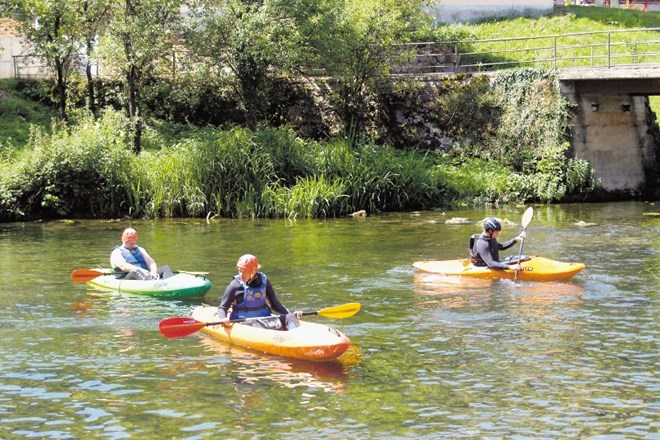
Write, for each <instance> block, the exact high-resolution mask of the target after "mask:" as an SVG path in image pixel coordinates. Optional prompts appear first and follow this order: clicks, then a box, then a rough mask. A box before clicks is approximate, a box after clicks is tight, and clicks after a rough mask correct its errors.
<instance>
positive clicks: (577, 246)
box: [0, 203, 660, 439]
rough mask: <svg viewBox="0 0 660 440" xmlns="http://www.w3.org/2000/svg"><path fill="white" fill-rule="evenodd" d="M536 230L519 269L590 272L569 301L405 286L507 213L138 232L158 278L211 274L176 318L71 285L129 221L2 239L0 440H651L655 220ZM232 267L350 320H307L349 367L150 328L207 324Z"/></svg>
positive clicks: (614, 216)
mask: <svg viewBox="0 0 660 440" xmlns="http://www.w3.org/2000/svg"><path fill="white" fill-rule="evenodd" d="M535 209H536V210H535V216H534V219H533V221H532V223H531V224H530V227H529V229H528V239H527V240H526V242H525V252H524V253H525V254H530V255H541V256H545V257H548V258H553V259H558V260H564V261H583V262H585V263H586V264H587V268H586V269H585V271H583V272H582V273H581V274H579V275H578V276H577V277H575V278H573V279H572V280H570V281H569V282H564V283H519V284H514V283H512V282H510V281H498V282H483V281H480V282H478V281H472V282H470V281H461V280H456V279H441V278H438V277H432V276H431V277H429V276H420V275H419V274H416V273H415V271H414V270H413V268H412V266H411V264H412V263H413V262H414V261H416V260H421V259H453V258H457V257H462V256H464V255H465V253H466V251H465V249H466V242H467V237H468V236H469V235H470V234H471V233H475V232H478V231H479V229H478V227H477V226H475V225H474V222H476V221H478V220H480V219H482V218H483V217H484V216H486V215H497V216H500V217H503V218H508V219H511V220H514V221H516V222H518V223H519V222H520V218H521V216H522V213H523V211H524V208H518V209H515V208H509V209H507V210H499V211H455V212H447V213H444V215H443V213H442V212H423V213H401V214H388V215H383V216H372V217H368V218H365V219H350V218H349V219H339V220H327V221H284V220H277V221H248V220H240V221H232V220H222V221H218V222H214V223H212V224H207V223H206V221H204V220H174V221H156V222H152V221H138V222H133V223H132V225H133V226H134V227H136V228H137V229H138V231H139V232H140V244H141V245H143V246H144V247H146V248H147V249H148V250H149V251H150V253H151V254H152V255H153V256H155V257H156V259H157V260H158V262H159V263H160V264H169V265H170V266H171V267H173V268H175V269H181V270H193V271H207V272H210V275H209V277H210V278H211V279H212V281H213V282H214V286H213V288H212V289H211V291H210V292H209V294H208V295H207V296H206V297H205V298H203V299H195V300H188V301H177V300H169V301H166V300H155V299H149V298H141V297H130V296H123V295H117V294H113V293H109V292H102V291H96V290H90V289H89V288H88V287H87V286H86V285H84V284H74V283H72V282H71V280H70V279H69V274H70V273H71V271H72V270H73V269H76V268H88V267H96V266H99V265H100V266H107V264H108V258H109V253H110V250H111V249H112V247H113V246H114V244H115V243H116V242H117V241H118V239H119V236H120V233H121V230H122V229H123V228H124V227H125V226H127V224H126V223H125V222H102V221H81V222H75V223H73V224H69V223H64V222H52V223H26V224H23V223H20V224H0V237H1V239H0V259H1V260H2V267H3V269H4V270H3V277H2V281H1V283H2V289H1V290H0V314H1V315H0V347H1V349H2V350H1V354H0V438H7V439H13V438H17V439H20V438H54V439H67V438H80V439H82V438H104V439H123V438H139V439H161V438H172V439H201V438H246V439H247V438H250V439H254V438H296V439H366V438H385V437H386V438H400V439H408V438H409V439H413V438H414V439H418V438H422V439H436V438H452V439H454V438H493V439H494V438H518V439H523V438H524V439H531V438H534V439H536V438H548V439H550V438H552V439H554V438H598V439H624V438H625V439H660V417H659V416H660V380H659V378H658V353H659V350H658V339H659V336H658V330H659V325H658V318H659V308H658V304H659V301H658V293H657V291H658V290H659V288H660V275H659V274H660V241H659V239H658V236H659V235H660V219H659V218H658V217H652V216H644V215H642V214H643V213H644V212H647V213H650V212H658V211H660V207H658V206H653V205H649V204H644V203H609V204H590V205H586V204H580V205H562V206H539V207H536V208H535ZM452 217H467V218H469V219H470V220H471V221H472V222H473V223H472V224H468V225H448V224H445V220H447V219H449V218H452ZM577 221H583V222H587V223H596V224H597V226H586V227H579V226H576V225H575V223H576V222H577ZM518 230H519V228H516V227H510V228H507V229H506V230H505V231H504V232H503V237H504V238H509V237H511V236H513V235H514V234H515V233H517V232H518ZM517 250H518V247H515V248H514V249H512V250H511V251H506V252H505V253H504V255H509V254H510V253H517ZM246 252H251V253H254V254H256V255H257V256H259V258H260V260H261V263H262V266H263V270H264V271H265V272H266V273H267V274H268V275H269V277H270V279H271V280H272V281H273V283H274V286H275V288H276V290H277V291H278V294H279V296H280V299H281V300H282V301H283V302H284V303H285V304H286V305H288V306H289V307H290V308H295V309H302V310H316V309H319V308H324V307H328V306H332V305H338V304H343V303H347V302H360V303H361V304H362V306H363V310H362V311H361V312H360V313H359V314H357V315H356V316H354V317H352V318H349V319H345V320H331V319H328V318H322V317H312V318H310V319H313V320H315V321H317V322H323V323H326V324H328V325H332V326H334V327H336V328H338V329H340V330H341V331H343V332H344V333H346V334H347V335H348V336H349V337H350V338H351V339H352V340H353V343H354V346H353V347H352V350H351V351H350V352H349V353H348V354H347V355H345V356H344V357H342V358H340V360H339V361H337V362H334V363H325V364H314V363H308V362H301V361H292V360H286V359H282V358H276V357H269V356H264V355H260V354H256V353H252V352H249V351H245V350H241V349H237V348H229V347H227V346H225V345H222V344H220V343H216V342H214V341H212V340H209V339H205V338H202V337H201V336H200V335H199V334H194V335H191V336H187V337H185V338H180V339H166V338H164V337H162V336H161V335H160V333H159V332H158V330H157V325H158V322H159V321H160V320H161V319H163V318H167V317H172V316H181V315H184V316H185V315H188V314H189V313H190V310H191V308H192V307H194V306H195V305H197V304H199V303H201V302H205V303H208V304H214V305H215V304H218V300H219V297H220V296H221V295H222V292H223V290H224V287H225V285H226V284H227V283H228V282H229V280H230V278H231V276H232V275H233V274H234V264H235V261H236V260H237V258H238V256H239V255H241V254H243V253H246Z"/></svg>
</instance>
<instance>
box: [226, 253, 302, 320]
mask: <svg viewBox="0 0 660 440" xmlns="http://www.w3.org/2000/svg"><path fill="white" fill-rule="evenodd" d="M260 268H261V266H260V265H259V261H258V260H257V257H255V256H254V255H252V254H245V255H243V256H241V258H239V259H238V262H237V263H236V269H237V270H238V275H236V276H234V278H233V279H232V280H231V282H230V283H229V285H228V286H227V288H226V289H225V293H224V295H223V296H222V299H221V301H220V306H219V307H218V317H219V318H220V321H221V322H223V324H224V325H225V326H228V325H231V323H230V322H229V321H230V320H232V319H241V318H259V317H265V316H271V315H272V314H273V311H274V312H276V313H279V314H280V316H279V319H249V320H247V321H244V322H243V324H248V325H252V326H255V327H263V328H269V329H273V330H291V329H294V328H296V327H298V326H299V325H300V321H299V319H300V317H301V316H302V312H300V311H296V312H293V313H291V312H289V310H288V309H287V308H286V307H284V305H283V304H282V303H281V302H280V301H279V300H278V299H277V295H276V294H275V289H273V286H272V284H271V283H270V281H269V280H268V277H266V275H265V274H264V273H263V272H260V271H259V269H260ZM230 308H231V313H230V314H229V316H227V313H228V311H229V309H230Z"/></svg>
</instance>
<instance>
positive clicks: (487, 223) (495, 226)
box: [484, 217, 502, 232]
mask: <svg viewBox="0 0 660 440" xmlns="http://www.w3.org/2000/svg"><path fill="white" fill-rule="evenodd" d="M489 229H490V230H491V231H501V230H502V224H501V223H500V222H499V221H497V219H495V218H493V217H488V218H487V219H486V220H484V231H486V232H487V231H488V230H489Z"/></svg>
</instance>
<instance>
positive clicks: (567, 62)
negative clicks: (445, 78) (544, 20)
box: [393, 27, 660, 74]
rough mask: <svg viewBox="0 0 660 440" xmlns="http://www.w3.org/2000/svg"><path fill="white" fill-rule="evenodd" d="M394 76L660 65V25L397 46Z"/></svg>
mask: <svg viewBox="0 0 660 440" xmlns="http://www.w3.org/2000/svg"><path fill="white" fill-rule="evenodd" d="M399 47H401V49H402V52H406V53H408V54H411V55H408V56H407V58H406V59H405V60H404V62H403V63H399V64H398V66H397V67H396V68H395V69H394V70H393V73H394V74H422V73H439V72H454V73H457V72H481V71H493V70H499V69H510V68H514V67H523V66H524V67H544V68H571V67H606V68H610V67H614V66H632V65H635V66H639V65H640V64H660V28H657V27H656V28H645V29H626V30H614V31H596V32H579V33H571V34H560V35H548V36H538V37H521V38H499V39H489V40H463V41H450V42H424V43H409V44H404V45H399Z"/></svg>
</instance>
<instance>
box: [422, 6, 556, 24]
mask: <svg viewBox="0 0 660 440" xmlns="http://www.w3.org/2000/svg"><path fill="white" fill-rule="evenodd" d="M424 9H425V10H426V11H427V12H428V13H430V14H431V15H432V16H433V17H435V19H436V21H438V22H441V23H464V22H471V21H477V20H482V19H485V18H490V17H502V16H517V15H523V14H531V15H542V14H546V13H549V12H552V11H553V9H554V0H435V2H434V4H433V5H431V6H428V7H426V8H424Z"/></svg>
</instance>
